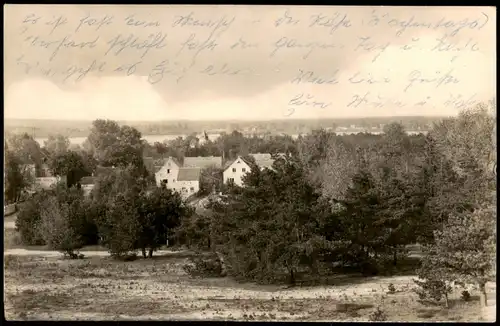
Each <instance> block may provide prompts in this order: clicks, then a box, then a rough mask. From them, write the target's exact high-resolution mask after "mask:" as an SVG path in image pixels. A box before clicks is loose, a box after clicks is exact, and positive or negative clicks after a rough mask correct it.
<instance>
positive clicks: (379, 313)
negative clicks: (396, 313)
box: [368, 307, 387, 321]
mask: <svg viewBox="0 0 500 326" xmlns="http://www.w3.org/2000/svg"><path fill="white" fill-rule="evenodd" d="M368 319H369V320H370V321H386V320H387V314H386V313H385V312H384V311H383V310H382V309H380V307H377V309H376V310H375V311H374V312H372V313H371V314H370V316H369V317H368Z"/></svg>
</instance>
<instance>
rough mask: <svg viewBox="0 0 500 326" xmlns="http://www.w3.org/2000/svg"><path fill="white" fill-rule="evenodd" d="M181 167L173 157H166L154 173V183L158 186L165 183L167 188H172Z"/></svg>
mask: <svg viewBox="0 0 500 326" xmlns="http://www.w3.org/2000/svg"><path fill="white" fill-rule="evenodd" d="M181 167H182V165H181V164H180V163H179V161H178V160H177V159H175V158H174V157H169V158H167V159H166V160H165V163H164V164H163V166H162V167H161V168H160V169H159V170H158V171H157V172H156V173H155V180H156V185H157V186H158V187H160V186H161V185H162V184H165V185H166V186H167V188H169V189H172V185H173V184H174V183H175V182H176V181H177V175H178V174H179V169H180V168H181Z"/></svg>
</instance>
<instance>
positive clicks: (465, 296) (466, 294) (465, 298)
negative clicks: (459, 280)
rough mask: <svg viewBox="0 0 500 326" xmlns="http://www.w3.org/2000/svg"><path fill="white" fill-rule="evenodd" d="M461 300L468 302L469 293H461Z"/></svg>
mask: <svg viewBox="0 0 500 326" xmlns="http://www.w3.org/2000/svg"><path fill="white" fill-rule="evenodd" d="M462 300H464V301H469V300H470V293H469V291H466V290H465V291H462Z"/></svg>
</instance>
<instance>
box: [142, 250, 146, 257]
mask: <svg viewBox="0 0 500 326" xmlns="http://www.w3.org/2000/svg"><path fill="white" fill-rule="evenodd" d="M142 257H144V258H146V248H142Z"/></svg>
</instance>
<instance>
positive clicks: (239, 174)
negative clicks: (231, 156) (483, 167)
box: [222, 156, 251, 187]
mask: <svg viewBox="0 0 500 326" xmlns="http://www.w3.org/2000/svg"><path fill="white" fill-rule="evenodd" d="M250 170H251V167H250V164H249V163H248V162H246V161H245V160H244V159H243V157H241V156H238V157H237V158H236V159H235V160H234V161H229V162H227V163H226V165H225V167H224V172H223V173H222V176H223V181H224V183H229V182H232V183H234V184H235V185H238V186H240V187H241V186H243V180H242V179H243V176H244V175H245V174H247V173H248V172H250Z"/></svg>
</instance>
